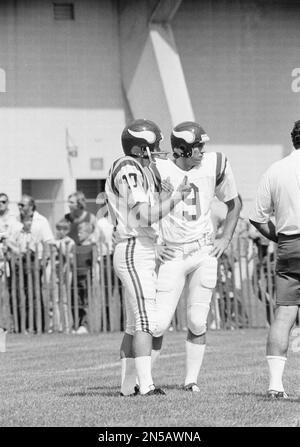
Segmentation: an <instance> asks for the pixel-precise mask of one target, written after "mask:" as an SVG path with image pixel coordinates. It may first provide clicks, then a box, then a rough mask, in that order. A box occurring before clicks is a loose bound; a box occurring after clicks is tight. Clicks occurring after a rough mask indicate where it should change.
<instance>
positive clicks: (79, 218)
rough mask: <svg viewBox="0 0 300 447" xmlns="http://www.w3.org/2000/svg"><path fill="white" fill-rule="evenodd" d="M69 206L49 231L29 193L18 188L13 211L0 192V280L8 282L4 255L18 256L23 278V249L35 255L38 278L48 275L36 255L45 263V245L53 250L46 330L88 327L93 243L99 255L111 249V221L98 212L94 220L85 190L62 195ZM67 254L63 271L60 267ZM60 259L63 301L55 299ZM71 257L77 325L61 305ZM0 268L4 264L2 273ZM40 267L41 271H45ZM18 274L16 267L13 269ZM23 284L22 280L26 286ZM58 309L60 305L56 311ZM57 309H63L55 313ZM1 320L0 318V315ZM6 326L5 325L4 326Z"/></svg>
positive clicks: (70, 277)
mask: <svg viewBox="0 0 300 447" xmlns="http://www.w3.org/2000/svg"><path fill="white" fill-rule="evenodd" d="M68 206H69V212H68V213H67V214H65V215H64V216H62V218H61V219H60V220H59V221H58V222H57V223H56V224H55V234H53V231H52V229H51V226H50V224H49V221H48V220H47V218H46V217H45V216H42V215H41V214H40V213H39V212H38V211H37V209H36V203H35V200H34V198H33V197H31V196H29V195H26V194H23V195H22V197H21V200H20V201H19V202H18V212H17V213H16V214H13V213H12V212H11V211H10V207H9V198H8V196H7V194H5V193H0V277H1V278H2V279H1V281H2V282H3V281H4V278H6V281H7V282H8V284H9V278H10V276H11V275H10V262H9V261H10V258H11V257H12V255H14V257H15V258H17V259H21V260H22V261H23V262H24V268H23V272H24V279H23V281H24V282H25V283H26V275H25V272H26V267H25V264H26V261H27V258H28V253H29V254H30V256H32V259H36V257H37V258H38V260H39V265H40V281H41V285H42V283H43V281H46V280H47V281H48V282H49V281H50V274H51V273H50V270H49V269H47V268H46V270H44V276H46V278H43V275H42V268H41V266H42V259H43V260H46V263H47V264H48V265H49V264H50V256H51V251H53V250H54V252H55V264H56V275H55V277H56V280H55V286H54V291H53V296H54V299H53V302H52V306H51V318H50V320H51V322H50V329H49V330H50V331H52V330H53V328H54V327H55V325H56V328H57V325H58V326H62V321H63V320H64V323H65V324H64V328H65V330H66V331H67V332H76V333H78V334H84V333H87V332H88V322H87V301H88V296H87V295H88V289H87V287H88V279H87V277H88V274H89V272H90V271H91V267H92V257H93V247H95V246H96V249H97V253H98V254H99V260H100V254H101V255H103V259H104V257H105V256H106V255H107V254H109V255H111V253H112V232H113V226H112V224H111V223H110V222H109V220H108V215H107V214H106V215H102V217H101V218H100V219H98V220H97V218H96V216H95V215H94V214H92V213H90V212H89V211H88V210H87V209H86V199H85V195H84V194H83V192H81V191H76V192H74V193H72V194H70V195H69V197H68ZM67 259H68V266H69V268H68V271H67V269H66V267H67V262H66V260H67ZM61 262H62V264H63V268H62V274H63V275H64V278H63V279H64V281H63V284H64V293H63V306H59V305H58V301H59V293H60V289H59V287H60V284H59V282H60V279H61V278H60V273H59V268H60V267H61V266H60V264H61ZM73 263H75V269H76V276H77V278H76V284H77V294H78V309H79V326H78V327H77V328H74V318H73V315H72V314H71V313H70V311H69V308H68V306H67V293H66V290H65V289H66V287H65V286H66V285H68V286H69V287H70V290H72V293H74V278H73V275H74V272H73V269H72V268H71V269H70V266H71V267H72V265H73ZM4 268H5V269H6V271H5V274H4ZM45 271H46V274H45ZM18 274H20V272H18ZM26 286H27V284H25V290H26ZM61 309H63V310H62V311H61ZM61 312H63V315H60V313H61ZM0 326H1V321H0ZM8 329H9V328H8Z"/></svg>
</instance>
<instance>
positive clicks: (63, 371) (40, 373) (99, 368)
mask: <svg viewBox="0 0 300 447" xmlns="http://www.w3.org/2000/svg"><path fill="white" fill-rule="evenodd" d="M183 355H185V353H184V352H177V353H174V354H162V355H161V356H160V357H159V358H160V359H168V358H172V357H181V356H183ZM117 367H120V361H118V362H112V363H104V364H103V365H98V366H90V367H88V368H72V369H71V368H70V369H61V370H49V371H22V375H27V374H30V376H39V377H41V376H49V375H53V376H55V375H56V374H69V373H78V372H84V371H103V370H105V369H110V368H117Z"/></svg>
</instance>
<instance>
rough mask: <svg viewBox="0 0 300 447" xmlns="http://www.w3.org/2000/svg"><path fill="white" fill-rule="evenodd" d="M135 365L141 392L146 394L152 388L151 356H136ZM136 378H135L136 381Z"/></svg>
mask: <svg viewBox="0 0 300 447" xmlns="http://www.w3.org/2000/svg"><path fill="white" fill-rule="evenodd" d="M135 367H136V373H137V377H138V382H139V385H140V393H141V394H146V393H148V391H150V390H151V389H152V387H151V386H153V380H152V375H151V356H150V355H149V356H148V355H147V356H143V357H136V358H135ZM135 380H136V378H134V381H135Z"/></svg>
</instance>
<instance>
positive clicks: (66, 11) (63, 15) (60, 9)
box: [53, 3, 75, 20]
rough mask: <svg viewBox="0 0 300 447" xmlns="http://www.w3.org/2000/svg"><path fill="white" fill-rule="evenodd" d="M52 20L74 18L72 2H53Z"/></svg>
mask: <svg viewBox="0 0 300 447" xmlns="http://www.w3.org/2000/svg"><path fill="white" fill-rule="evenodd" d="M53 13H54V20H75V13H74V5H73V3H53Z"/></svg>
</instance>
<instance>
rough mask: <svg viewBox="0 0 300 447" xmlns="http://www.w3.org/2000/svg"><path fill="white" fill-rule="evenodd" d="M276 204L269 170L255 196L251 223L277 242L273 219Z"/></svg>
mask: <svg viewBox="0 0 300 447" xmlns="http://www.w3.org/2000/svg"><path fill="white" fill-rule="evenodd" d="M273 209H274V204H273V200H272V194H271V187H270V179H269V173H268V171H267V172H266V173H265V174H264V175H263V177H262V179H261V181H260V183H259V185H258V188H257V193H256V197H255V205H254V209H253V210H252V212H251V214H250V218H249V221H250V223H251V224H252V225H253V226H254V227H255V228H256V229H257V230H258V231H259V232H260V233H261V234H262V235H263V236H265V237H266V238H267V239H269V240H270V241H273V242H277V240H278V238H277V234H276V228H275V225H274V223H273V222H272V221H271V215H272V213H273Z"/></svg>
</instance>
